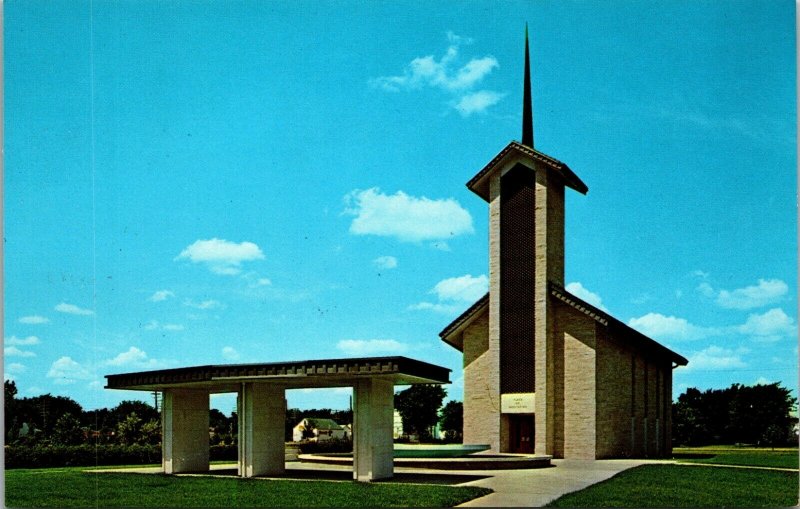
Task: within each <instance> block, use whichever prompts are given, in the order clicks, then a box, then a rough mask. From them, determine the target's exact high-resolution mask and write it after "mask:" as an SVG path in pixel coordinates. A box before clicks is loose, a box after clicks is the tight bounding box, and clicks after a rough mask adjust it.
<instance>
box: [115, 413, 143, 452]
mask: <svg viewBox="0 0 800 509" xmlns="http://www.w3.org/2000/svg"><path fill="white" fill-rule="evenodd" d="M141 429H142V420H141V419H140V418H139V416H138V415H136V412H132V413H131V414H129V415H128V416H127V417H126V418H125V419H123V420H122V421H120V422H119V423H117V440H118V441H119V443H121V444H122V445H132V444H136V443H139V442H140V440H141Z"/></svg>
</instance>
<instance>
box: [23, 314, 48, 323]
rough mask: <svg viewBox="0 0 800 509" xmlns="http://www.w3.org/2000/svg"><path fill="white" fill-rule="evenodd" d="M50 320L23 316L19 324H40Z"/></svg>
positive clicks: (42, 317) (41, 317) (36, 316)
mask: <svg viewBox="0 0 800 509" xmlns="http://www.w3.org/2000/svg"><path fill="white" fill-rule="evenodd" d="M49 321H50V319H49V318H47V317H44V316H39V315H31V316H23V317H22V318H20V319H19V323H27V324H34V325H36V324H40V323H47V322H49Z"/></svg>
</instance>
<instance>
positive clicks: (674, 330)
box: [628, 313, 723, 341]
mask: <svg viewBox="0 0 800 509" xmlns="http://www.w3.org/2000/svg"><path fill="white" fill-rule="evenodd" d="M628 325H630V326H631V327H633V328H634V329H636V330H638V331H639V332H641V333H642V334H644V335H645V336H650V337H652V338H655V339H661V340H679V341H690V340H696V339H702V338H707V337H709V336H716V335H719V334H721V333H722V332H723V330H722V329H719V328H715V327H700V326H697V325H693V324H691V323H689V321H687V320H686V319H685V318H678V317H675V316H664V315H662V314H661V313H647V314H646V315H644V316H641V317H639V318H631V319H630V320H628Z"/></svg>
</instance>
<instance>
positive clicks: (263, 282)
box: [256, 277, 272, 286]
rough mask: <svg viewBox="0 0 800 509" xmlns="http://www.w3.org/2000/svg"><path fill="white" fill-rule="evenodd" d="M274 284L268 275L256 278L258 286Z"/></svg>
mask: <svg viewBox="0 0 800 509" xmlns="http://www.w3.org/2000/svg"><path fill="white" fill-rule="evenodd" d="M271 284H272V280H270V279H269V278H266V277H260V278H258V279H257V280H256V285H258V286H269V285H271Z"/></svg>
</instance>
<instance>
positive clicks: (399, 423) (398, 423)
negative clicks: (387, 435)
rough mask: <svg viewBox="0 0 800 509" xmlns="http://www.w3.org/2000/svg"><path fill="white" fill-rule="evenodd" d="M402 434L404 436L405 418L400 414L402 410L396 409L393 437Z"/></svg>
mask: <svg viewBox="0 0 800 509" xmlns="http://www.w3.org/2000/svg"><path fill="white" fill-rule="evenodd" d="M401 436H403V418H402V417H401V416H400V412H398V411H397V410H395V411H394V423H393V426H392V438H400V437H401Z"/></svg>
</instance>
